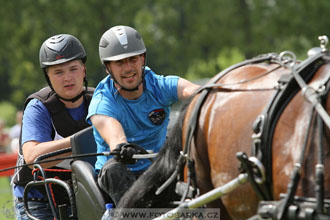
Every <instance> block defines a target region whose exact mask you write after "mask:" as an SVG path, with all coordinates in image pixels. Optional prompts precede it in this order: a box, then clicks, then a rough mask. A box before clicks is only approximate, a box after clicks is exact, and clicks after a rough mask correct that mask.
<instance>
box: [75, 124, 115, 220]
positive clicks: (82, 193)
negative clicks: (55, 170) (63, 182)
mask: <svg viewBox="0 0 330 220" xmlns="http://www.w3.org/2000/svg"><path fill="white" fill-rule="evenodd" d="M70 141H71V148H72V155H78V154H86V153H96V143H95V140H94V136H93V128H92V127H89V128H86V129H84V130H81V131H79V132H77V133H76V134H74V135H73V136H71V139H70ZM95 161H96V157H95V156H94V157H85V158H79V159H77V158H75V159H73V162H72V163H71V169H72V185H73V191H74V194H75V200H76V208H77V215H78V219H80V220H81V219H88V220H89V219H101V217H102V215H103V213H104V211H105V204H106V202H108V201H109V198H106V196H105V195H103V194H102V192H101V190H100V188H99V187H98V185H97V183H96V177H97V175H96V173H95V170H94V164H95Z"/></svg>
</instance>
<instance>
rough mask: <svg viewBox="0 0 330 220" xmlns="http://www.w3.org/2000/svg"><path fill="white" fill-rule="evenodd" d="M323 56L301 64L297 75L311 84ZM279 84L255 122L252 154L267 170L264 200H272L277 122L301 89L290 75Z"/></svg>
mask: <svg viewBox="0 0 330 220" xmlns="http://www.w3.org/2000/svg"><path fill="white" fill-rule="evenodd" d="M322 57H323V55H322V54H316V55H314V56H313V57H310V58H308V59H306V60H305V61H303V62H301V63H300V64H299V65H298V66H297V68H296V71H297V74H299V75H301V77H302V78H303V79H304V81H306V82H309V81H310V80H311V79H312V77H313V76H314V74H315V72H316V71H317V70H318V69H319V67H320V66H321V65H322V64H323V63H324V60H323V59H322ZM280 59H284V57H283V55H282V56H281V55H280ZM280 62H281V64H282V65H283V66H286V63H287V62H289V61H288V60H281V61H280ZM279 84H281V86H280V89H279V90H278V91H277V92H276V93H275V94H274V95H273V98H272V99H271V100H270V101H269V103H268V105H267V106H266V107H265V109H264V110H263V112H262V113H261V115H259V116H258V117H257V119H256V121H255V122H254V126H253V129H254V134H253V135H252V139H253V144H252V153H253V155H254V156H256V157H258V158H259V159H260V160H261V161H262V163H263V164H264V166H265V169H266V173H267V175H266V182H265V184H264V185H265V186H266V190H267V191H268V192H267V194H266V195H267V197H265V198H263V200H272V196H271V195H272V188H273V186H272V151H271V147H272V139H273V133H274V130H275V127H276V124H277V121H278V119H279V117H280V115H281V114H282V112H283V111H284V109H285V108H286V106H287V105H288V104H289V102H290V101H291V100H292V98H293V97H294V96H295V95H296V94H297V93H298V91H299V90H300V87H299V85H298V83H297V81H296V80H295V78H294V77H293V75H292V74H290V75H283V76H282V77H281V78H280V80H279Z"/></svg>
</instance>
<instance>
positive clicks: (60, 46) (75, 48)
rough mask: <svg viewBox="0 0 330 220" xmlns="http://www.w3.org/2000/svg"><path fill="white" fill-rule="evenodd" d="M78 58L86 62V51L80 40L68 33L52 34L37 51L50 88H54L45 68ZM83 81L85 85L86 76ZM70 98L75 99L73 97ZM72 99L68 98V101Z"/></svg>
mask: <svg viewBox="0 0 330 220" xmlns="http://www.w3.org/2000/svg"><path fill="white" fill-rule="evenodd" d="M78 59H81V60H82V62H83V63H86V59H87V56H86V52H85V49H84V47H83V45H82V44H81V42H80V41H79V40H78V39H77V38H76V37H74V36H72V35H70V34H59V35H55V36H52V37H50V38H48V39H47V40H46V41H45V42H44V43H43V44H42V45H41V47H40V53H39V61H40V66H41V68H42V69H43V70H44V74H45V77H46V80H47V83H48V85H49V86H50V88H51V89H52V90H54V89H53V87H52V85H51V83H50V80H49V77H48V75H47V72H46V68H47V67H49V66H53V65H57V64H61V63H65V62H68V61H72V60H78ZM84 83H85V86H86V87H87V80H86V77H85V79H84ZM62 99H64V98H62ZM64 100H66V99H64ZM72 100H75V98H74V99H72ZM72 100H71V99H70V101H72Z"/></svg>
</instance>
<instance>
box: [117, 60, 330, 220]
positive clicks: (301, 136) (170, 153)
mask: <svg viewBox="0 0 330 220" xmlns="http://www.w3.org/2000/svg"><path fill="white" fill-rule="evenodd" d="M325 60H326V59H323V57H322V56H319V57H318V58H315V59H311V61H308V59H307V61H306V62H302V63H300V62H294V61H292V62H291V63H293V64H295V65H298V66H299V64H301V65H300V66H299V68H295V69H290V68H288V67H287V66H285V65H284V64H283V63H285V62H282V61H281V60H279V59H278V56H276V55H268V56H266V58H263V57H258V58H257V59H252V60H248V61H245V62H243V63H241V64H238V65H235V66H233V67H230V68H228V69H227V70H224V71H223V72H221V73H219V74H218V75H217V76H215V77H214V78H213V79H211V80H210V82H209V83H208V84H207V85H206V86H205V87H204V90H202V91H206V90H207V92H206V93H205V92H204V93H205V94H206V95H205V94H203V92H201V93H199V94H197V95H196V96H195V97H194V98H193V99H192V101H191V102H190V103H189V105H188V107H187V108H185V110H184V111H183V113H182V114H181V116H180V118H179V119H178V125H177V126H174V129H173V130H172V132H171V133H170V134H169V137H168V141H167V143H166V144H165V146H164V148H163V149H162V150H161V152H160V153H159V156H158V158H157V159H156V160H155V162H154V163H153V164H152V165H151V167H150V168H149V169H148V170H147V171H146V172H145V173H144V174H143V175H142V176H141V177H140V178H139V179H138V180H137V181H136V182H135V184H134V185H133V186H132V188H131V189H130V190H129V191H128V192H127V193H126V194H125V196H124V197H123V198H122V200H121V201H120V204H119V205H118V207H126V208H127V207H168V204H169V202H170V201H173V200H175V199H177V198H176V195H175V194H174V188H175V182H174V183H172V184H171V185H169V187H167V188H166V190H165V191H163V192H162V193H161V194H160V195H159V196H155V191H156V190H157V189H158V188H159V187H160V186H161V185H162V184H163V183H164V182H165V181H166V180H167V179H168V178H169V176H170V175H171V174H172V173H173V171H174V170H175V169H176V163H177V159H178V157H179V152H180V151H181V150H182V146H183V145H185V144H186V139H187V136H188V135H189V129H191V127H190V126H191V124H192V120H191V118H192V117H194V114H195V113H194V112H195V111H196V108H198V114H197V121H196V127H195V128H193V132H194V133H193V138H192V142H191V146H190V149H189V158H191V159H192V160H194V163H195V171H196V176H197V185H198V187H199V190H200V193H201V194H204V193H206V192H208V191H210V190H212V189H214V188H216V187H220V186H223V185H224V184H226V183H228V182H229V181H230V180H232V179H234V178H236V177H237V176H238V175H239V173H240V171H239V169H238V168H239V166H240V163H239V161H238V160H237V159H236V153H237V152H246V153H247V154H248V155H253V156H259V158H260V160H261V161H262V162H263V164H264V166H265V168H266V175H267V179H266V184H265V185H264V187H265V188H266V189H267V191H268V194H269V196H270V197H269V198H268V199H274V200H279V199H280V194H281V193H287V191H288V184H289V183H290V178H291V176H292V173H293V170H294V167H295V164H297V163H298V162H301V163H300V164H301V166H302V168H301V174H302V175H301V178H298V180H299V181H298V183H299V184H297V185H298V187H297V189H296V188H293V195H297V196H300V197H312V198H315V197H316V196H315V164H316V163H318V162H317V161H318V154H317V151H318V149H319V145H320V141H319V138H317V137H318V135H317V134H318V133H320V131H319V130H320V129H319V127H317V126H316V121H317V120H316V118H317V117H316V116H317V114H316V113H315V111H313V109H314V108H313V105H312V104H311V103H309V102H307V101H306V100H305V98H304V95H303V94H302V90H301V89H300V87H299V85H298V84H297V83H296V80H295V78H293V77H292V70H295V71H296V72H297V73H298V74H300V75H301V76H302V78H304V80H305V81H306V82H307V83H308V85H310V86H313V87H316V88H315V89H319V88H325V91H326V92H324V95H323V97H325V98H322V100H324V107H325V109H326V110H327V112H328V113H329V112H330V96H328V89H329V75H330V64H329V63H327V61H325ZM203 95H204V96H205V97H204V98H203V100H202V101H200V100H201V96H203ZM320 99H321V98H320ZM312 112H314V113H313V114H312ZM260 116H262V117H260ZM312 116H313V117H312ZM310 121H311V125H312V126H311V129H309V126H308V124H309V122H310ZM320 124H321V123H320ZM308 130H310V132H308ZM321 130H322V131H324V132H323V133H320V134H321V135H322V136H321V137H322V143H323V148H324V151H322V156H323V159H322V160H321V161H325V164H324V170H327V171H328V170H330V146H329V143H330V139H329V137H330V132H329V128H328V127H327V126H324V127H323V128H321ZM180 134H182V135H180ZM258 134H261V139H260V142H256V141H255V140H256V139H258V138H255V139H253V138H251V137H252V136H253V137H258ZM313 134H315V135H313ZM181 137H182V139H181ZM306 137H309V138H308V139H307V141H306ZM305 143H307V144H305ZM260 155H261V156H260ZM298 173H300V172H298ZM292 184H293V185H294V183H292ZM292 184H291V185H292ZM320 194H321V197H322V196H323V197H324V198H328V199H329V198H330V176H329V175H327V173H326V174H325V178H324V192H322V191H321V193H320ZM323 197H322V198H323ZM262 199H265V198H260V197H259V196H258V194H257V193H256V192H255V190H253V188H252V187H251V185H250V184H245V185H242V186H240V187H238V188H237V189H236V190H234V191H233V192H231V193H230V194H228V195H226V196H224V197H222V198H221V200H220V199H217V200H215V201H213V202H211V203H209V204H207V207H220V210H221V212H220V213H221V219H222V220H224V219H246V218H248V217H250V216H252V215H254V214H256V213H257V208H258V204H259V201H260V200H262Z"/></svg>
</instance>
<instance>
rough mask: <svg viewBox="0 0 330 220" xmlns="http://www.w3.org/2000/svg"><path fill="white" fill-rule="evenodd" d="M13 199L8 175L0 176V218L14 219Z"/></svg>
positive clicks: (0, 219) (4, 219)
mask: <svg viewBox="0 0 330 220" xmlns="http://www.w3.org/2000/svg"><path fill="white" fill-rule="evenodd" d="M13 205H14V199H13V195H12V192H11V187H10V184H9V178H8V177H0V220H9V219H15V216H14V206H13Z"/></svg>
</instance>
